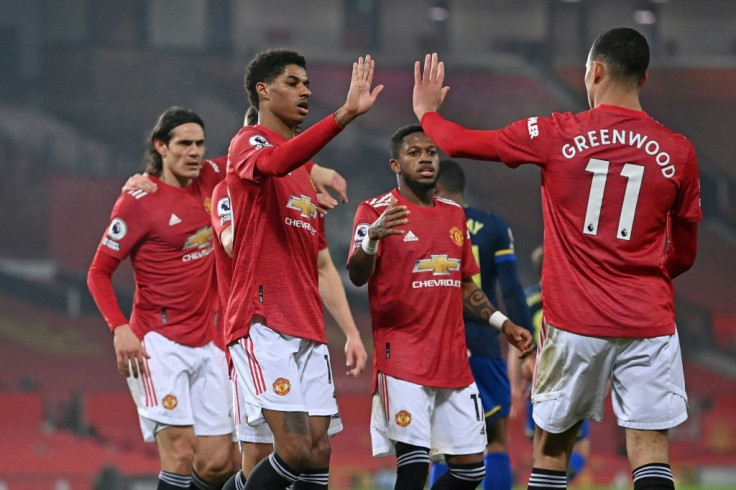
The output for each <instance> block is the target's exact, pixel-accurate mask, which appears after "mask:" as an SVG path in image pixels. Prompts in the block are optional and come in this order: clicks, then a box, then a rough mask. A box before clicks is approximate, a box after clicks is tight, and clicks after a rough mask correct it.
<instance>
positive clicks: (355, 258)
mask: <svg viewBox="0 0 736 490" xmlns="http://www.w3.org/2000/svg"><path fill="white" fill-rule="evenodd" d="M375 268H376V256H375V255H368V254H367V253H365V252H364V251H363V250H362V249H360V248H359V249H357V250H355V252H353V255H351V256H350V260H349V261H348V272H349V275H350V282H352V283H353V284H355V285H356V286H362V285H363V284H365V283H367V282H368V280H369V279H370V278H371V276H372V275H373V271H374V270H375Z"/></svg>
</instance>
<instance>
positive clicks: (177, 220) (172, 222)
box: [169, 213, 181, 226]
mask: <svg viewBox="0 0 736 490" xmlns="http://www.w3.org/2000/svg"><path fill="white" fill-rule="evenodd" d="M179 223H181V219H180V218H179V217H178V216H177V215H175V214H174V213H171V218H169V226H174V225H178V224H179Z"/></svg>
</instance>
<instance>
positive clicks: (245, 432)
mask: <svg viewBox="0 0 736 490" xmlns="http://www.w3.org/2000/svg"><path fill="white" fill-rule="evenodd" d="M230 374H231V376H232V380H233V382H232V387H233V391H234V393H233V418H234V419H235V423H236V424H237V426H236V430H237V440H238V441H239V442H241V443H243V442H250V443H256V444H273V433H272V432H271V429H270V428H269V427H268V424H259V425H257V426H255V427H252V426H250V425H248V423H247V422H246V421H245V417H244V416H243V414H245V410H244V408H242V409H241V407H245V406H246V405H245V404H246V401H245V397H244V396H243V392H242V390H239V389H238V382H237V377H238V374H237V372H236V371H235V369H233V370H232V371H231V373H230ZM342 429H343V425H342V418H341V417H340V414H339V413H336V414H333V415H332V416H331V418H330V426H329V427H328V429H327V435H328V436H330V437H332V436H334V435H335V434H338V433H339V432H342Z"/></svg>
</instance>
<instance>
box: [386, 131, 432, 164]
mask: <svg viewBox="0 0 736 490" xmlns="http://www.w3.org/2000/svg"><path fill="white" fill-rule="evenodd" d="M423 132H424V129H423V128H422V126H421V125H419V124H409V125H407V126H403V127H401V128H399V129H397V130H396V132H395V133H394V134H393V135H392V136H391V148H390V149H391V158H393V159H396V158H399V152H400V151H401V147H402V146H403V144H404V138H406V137H407V136H409V135H410V134H414V133H423Z"/></svg>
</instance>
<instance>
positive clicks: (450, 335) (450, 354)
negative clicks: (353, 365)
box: [350, 189, 491, 388]
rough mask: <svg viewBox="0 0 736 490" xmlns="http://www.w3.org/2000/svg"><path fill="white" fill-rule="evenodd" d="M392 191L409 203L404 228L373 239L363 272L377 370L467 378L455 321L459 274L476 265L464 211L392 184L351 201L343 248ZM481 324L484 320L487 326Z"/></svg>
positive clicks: (406, 376)
mask: <svg viewBox="0 0 736 490" xmlns="http://www.w3.org/2000/svg"><path fill="white" fill-rule="evenodd" d="M391 196H393V197H395V198H396V200H397V201H398V203H399V204H401V205H405V206H407V207H408V208H409V210H410V211H411V215H409V218H408V219H409V222H408V223H407V224H406V225H403V226H401V227H399V229H402V230H404V231H405V232H406V233H405V234H404V235H391V236H389V237H387V238H384V239H382V240H381V241H380V243H379V245H378V252H377V253H376V268H375V271H374V272H373V275H372V276H371V278H370V279H369V280H368V299H369V301H370V307H371V318H372V324H373V346H374V350H373V352H374V356H373V368H374V369H373V377H374V386H375V377H376V374H377V371H380V372H382V373H386V374H388V375H390V376H393V377H395V378H399V379H403V380H406V381H410V382H412V383H416V384H420V385H423V386H431V387H436V388H461V387H464V386H467V385H469V384H470V383H472V382H473V374H472V372H471V371H470V365H469V363H468V348H467V344H466V343H465V326H464V322H463V298H462V280H463V279H465V278H467V277H472V276H473V275H475V274H477V273H479V272H480V269H479V268H478V264H477V263H476V261H475V258H474V257H473V251H472V245H471V243H470V237H469V236H468V230H467V226H466V221H465V212H464V211H463V208H462V207H460V206H459V205H458V204H456V203H455V202H453V201H449V200H446V199H439V198H435V201H434V207H432V208H424V207H420V206H416V205H414V204H411V203H409V202H407V201H406V200H405V199H404V198H403V197H401V195H400V194H399V193H398V191H396V190H395V189H394V190H393V191H392V192H390V193H388V194H384V195H383V196H380V197H376V198H374V199H371V200H368V201H365V202H363V203H361V204H360V206H358V211H357V212H356V214H355V221H354V223H353V240H352V244H351V248H350V250H351V251H355V250H356V249H357V248H358V247H360V244H361V242H362V240H363V237H364V236H365V234H366V233H367V232H368V227H369V226H370V225H371V223H373V222H374V221H375V220H376V219H377V218H378V217H379V216H380V215H381V214H382V213H383V212H384V211H385V210H386V207H387V206H388V205H389V203H390V201H391ZM488 328H491V327H490V326H489V327H488Z"/></svg>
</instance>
